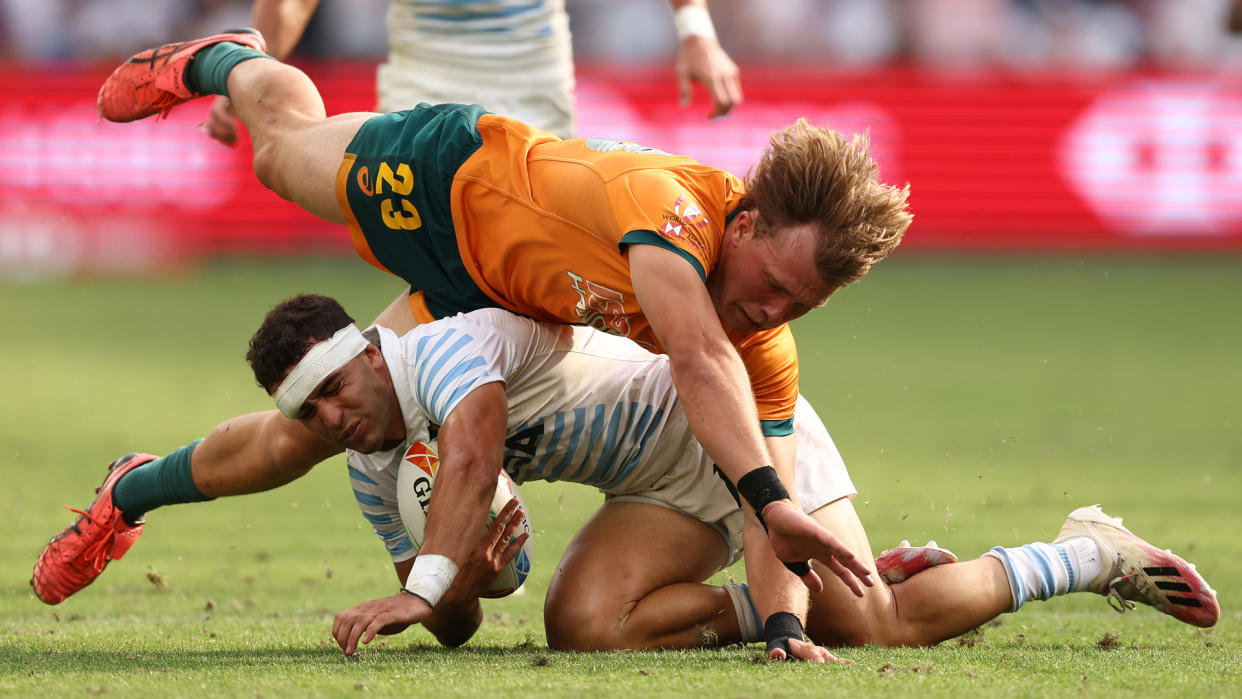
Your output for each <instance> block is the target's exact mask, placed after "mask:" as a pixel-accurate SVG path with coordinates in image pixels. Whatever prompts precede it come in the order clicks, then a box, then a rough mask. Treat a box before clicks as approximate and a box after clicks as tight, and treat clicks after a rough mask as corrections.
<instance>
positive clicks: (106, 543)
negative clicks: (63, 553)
mask: <svg viewBox="0 0 1242 699" xmlns="http://www.w3.org/2000/svg"><path fill="white" fill-rule="evenodd" d="M64 508H65V509H66V510H69V511H70V512H76V513H78V514H79V515H80V516H82V517H85V518H86V519H87V520H88V521H89V522H90V523H91V524H92V525H95V526H104V525H103V524H101V523H100V522H99V520H97V519H95V517H94V516H92V515H91V513H90V512H89V511H87V510H79V509H78V508H76V507H70V506H68V505H64ZM78 534H79V535H80V536H85V535H84V534H82V533H81V532H78ZM111 534H112V535H111V536H108V535H104V536H100V537H93V538H92V540H91V541H90V542H89V543H88V544H87V545H86V546H85V547H84V548H83V549H82V552H81V554H80V555H79V556H76V557H75V560H79V561H84V562H85V563H86V565H87V570H82V569H79V572H81V573H83V574H86V573H88V572H90V573H94V574H95V575H98V574H99V573H101V572H103V569H104V568H105V567H107V565H108V552H109V551H111V549H112V546H113V544H114V543H115V541H116V532H115V531H114V532H111Z"/></svg>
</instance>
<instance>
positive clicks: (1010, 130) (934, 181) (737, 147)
mask: <svg viewBox="0 0 1242 699" xmlns="http://www.w3.org/2000/svg"><path fill="white" fill-rule="evenodd" d="M303 67H304V68H305V69H306V70H307V72H308V73H310V74H311V76H312V77H313V78H314V79H315V81H316V82H317V84H318V85H319V86H320V89H321V91H322V92H323V94H324V97H325V101H326V103H327V105H328V111H329V113H335V112H340V111H354V110H365V109H369V108H370V107H371V105H372V104H373V102H374V94H373V85H374V67H373V66H372V65H367V64H346V65H337V64H331V65H328V64H311V65H304V66H303ZM0 68H3V70H0V272H6V271H7V272H9V273H12V272H14V271H19V272H20V271H28V270H41V271H43V272H49V271H57V270H63V271H73V270H77V269H83V268H86V269H126V268H133V267H138V268H146V267H150V266H153V265H167V264H175V263H177V262H184V261H191V260H194V259H198V258H200V257H202V256H205V255H215V254H229V253H272V254H284V253H301V252H307V251H320V250H326V251H339V252H342V253H346V254H348V253H349V251H350V246H349V243H348V241H347V237H346V236H345V234H344V231H343V229H341V228H340V227H337V226H334V225H331V224H327V223H324V222H321V221H319V220H318V219H315V218H314V217H312V216H310V215H309V214H306V213H304V212H302V211H301V210H300V209H298V208H297V207H295V206H293V205H291V204H289V203H287V202H283V201H281V200H279V199H278V198H277V197H276V196H275V195H273V194H272V193H271V192H269V191H267V190H266V189H264V188H263V187H262V186H261V185H260V184H259V183H258V181H257V180H256V179H255V177H254V176H253V174H252V173H251V171H250V157H251V152H250V150H249V146H248V145H243V146H239V147H237V148H233V149H229V148H225V147H222V146H220V145H219V144H217V143H215V142H213V141H211V140H210V139H208V138H207V137H206V136H205V135H204V134H203V133H202V131H201V128H200V127H199V123H200V122H201V121H202V119H203V118H204V116H205V114H206V109H207V103H206V101H202V102H200V103H192V104H189V105H185V106H182V107H179V108H178V109H177V110H175V111H174V112H172V114H171V116H170V117H169V118H168V119H167V120H165V121H155V120H148V121H145V122H140V123H137V124H124V125H118V124H110V123H106V122H100V121H99V119H98V117H97V114H96V112H95V109H94V95H95V91H96V90H97V89H98V86H99V84H100V82H101V81H102V79H103V78H104V77H105V76H106V75H107V72H108V69H109V67H105V66H80V65H68V66H52V67H49V66H40V67H30V66H22V65H8V66H0ZM744 75H745V78H746V83H745V90H746V102H745V104H744V105H743V106H741V107H740V108H739V109H738V110H736V112H735V113H734V114H732V115H730V116H729V117H727V118H725V119H721V120H717V121H713V122H707V121H704V120H703V119H702V116H703V114H704V113H705V112H706V110H707V105H706V104H705V103H696V104H695V105H694V106H692V107H690V108H689V109H682V108H680V107H679V106H678V105H677V103H676V96H675V87H674V83H673V79H672V75H671V72H669V71H668V70H667V69H663V68H661V69H651V70H633V69H627V70H624V71H620V70H609V69H606V68H601V67H594V68H593V67H586V68H582V67H580V68H579V73H578V90H577V96H578V104H579V117H578V131H579V133H580V134H581V135H583V136H599V137H606V138H620V139H624V140H630V141H635V142H638V143H642V144H643V145H648V146H653V147H658V148H660V149H663V150H666V151H670V152H677V153H684V154H687V155H691V156H694V157H696V158H698V159H699V160H701V161H703V162H706V163H710V164H712V165H716V166H718V167H723V168H725V169H729V170H732V171H734V172H737V173H738V174H742V173H744V172H745V171H746V170H747V169H748V168H749V166H750V165H751V164H752V163H753V162H754V160H755V159H756V158H757V157H758V155H759V153H760V152H761V151H762V150H763V148H764V145H765V143H766V140H767V136H768V134H769V133H770V132H771V130H773V129H776V128H780V127H782V126H785V125H788V124H789V123H791V122H792V121H793V120H794V119H796V118H798V117H803V116H804V117H807V118H808V119H809V120H811V121H812V122H813V123H817V124H823V125H828V126H832V127H834V128H836V129H838V130H840V131H843V132H858V131H864V130H865V131H868V132H869V133H870V136H871V140H872V151H873V153H874V154H875V156H876V158H877V160H878V161H879V162H880V165H881V171H882V176H883V178H884V179H885V180H886V181H890V182H898V183H904V182H909V183H910V186H911V203H912V208H913V210H914V212H915V223H914V225H913V227H912V228H911V230H910V233H909V234H908V236H907V239H906V241H905V243H904V244H903V247H906V248H912V249H915V248H919V249H976V250H1031V249H1075V250H1096V249H1144V250H1167V251H1174V250H1223V249H1242V85H1240V84H1239V83H1238V82H1237V81H1236V80H1228V79H1225V78H1217V77H1214V76H1207V75H1169V74H1109V75H1107V76H1100V75H1097V76H1077V75H1048V74H1017V75H1015V74H1001V73H993V72H980V73H966V74H944V73H929V72H922V71H916V70H883V71H865V72H851V73H834V72H823V71H805V70H804V71H796V72H795V71H788V70H775V69H763V68H750V69H748V70H746V71H745V73H744Z"/></svg>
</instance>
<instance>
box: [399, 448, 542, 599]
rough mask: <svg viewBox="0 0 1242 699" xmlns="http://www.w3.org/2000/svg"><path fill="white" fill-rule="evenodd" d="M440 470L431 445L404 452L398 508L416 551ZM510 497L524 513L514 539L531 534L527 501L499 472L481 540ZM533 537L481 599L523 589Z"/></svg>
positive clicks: (505, 475)
mask: <svg viewBox="0 0 1242 699" xmlns="http://www.w3.org/2000/svg"><path fill="white" fill-rule="evenodd" d="M439 469H440V457H439V456H437V454H436V451H435V449H434V448H433V447H432V445H430V444H425V443H423V442H415V443H414V444H412V445H410V447H409V448H408V449H406V451H405V456H404V457H402V459H401V466H400V468H399V469H398V471H397V509H398V510H399V511H400V513H401V521H402V522H403V523H404V524H405V531H406V533H407V534H409V537H410V542H411V543H413V544H414V549H415V550H416V551H417V550H419V549H421V548H422V547H423V539H424V538H425V536H426V530H427V507H428V506H429V505H430V504H431V489H432V488H433V487H434V486H435V482H436V472H437V471H439ZM512 498H517V499H518V502H519V503H521V505H522V511H523V512H525V513H527V515H526V516H525V517H523V518H522V522H521V524H519V525H518V528H517V530H516V531H515V532H514V536H517V535H519V534H521V533H522V532H526V533H527V534H530V533H531V529H530V515H529V512H530V511H529V510H527V509H526V502H525V501H524V500H522V495H521V494H520V493H518V489H517V484H516V483H514V482H513V479H511V478H509V474H507V473H505V472H504V471H501V472H500V476H499V477H498V478H497V479H496V492H495V494H494V495H492V506H491V511H490V512H489V513H488V515H487V521H486V522H483V524H482V527H481V528H480V530H479V538H480V539H482V537H483V534H484V533H486V532H487V528H488V527H490V526H491V524H492V522H493V521H494V520H495V519H496V515H497V514H498V513H499V512H500V510H501V509H503V508H504V506H505V503H507V502H509V500H511V499H512ZM442 506H443V505H442ZM532 538H533V537H528V538H527V539H526V543H525V544H522V548H521V550H519V551H518V552H517V555H516V556H514V557H513V560H512V561H509V565H507V566H505V569H504V570H502V571H500V575H499V576H497V578H496V581H495V582H494V583H492V587H491V591H490V592H489V593H488V594H486V595H484V597H505V596H508V595H511V594H513V593H514V592H516V591H517V589H518V588H520V587H521V586H522V583H523V582H525V581H526V576H527V575H529V574H530V562H531V555H532V554H533V551H534V549H533V547H532V546H531V539H532Z"/></svg>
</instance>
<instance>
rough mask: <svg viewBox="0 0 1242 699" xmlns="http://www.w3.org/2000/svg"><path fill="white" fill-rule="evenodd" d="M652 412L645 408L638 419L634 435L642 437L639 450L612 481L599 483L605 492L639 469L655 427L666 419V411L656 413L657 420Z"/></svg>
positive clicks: (649, 408) (615, 474)
mask: <svg viewBox="0 0 1242 699" xmlns="http://www.w3.org/2000/svg"><path fill="white" fill-rule="evenodd" d="M634 409H637V404H634ZM652 410H653V408H652V406H650V405H648V406H646V407H644V408H643V414H642V417H640V418H639V419H638V425H637V426H636V427H635V428H634V434H640V435H642V436H641V437H640V438H639V440H638V448H637V449H635V450H634V453H633V454H631V455H630V458H629V459H628V460H626V462H625V465H624V466H622V467H621V468H620V469H618V470H617V472H616V473H614V474H613V477H612V478H611V479H609V480H607V481H604V482H603V483H599V484H598V487H600V488H603V489H604V490H608V489H609V488H613V487H616V485H617V484H618V483H620V482H621V481H622V480H624V479H625V477H626V476H628V475H630V472H632V471H633V470H634V469H635V468H637V467H638V464H639V463H640V462H641V461H642V459H643V453H644V452H646V450H647V439H648V438H650V437H651V435H652V434H654V433H655V431H656V430H655V426H656V425H658V424H660V421H661V420H662V419H663V418H664V410H663V409H660V410H656V411H655V419H654V420H652V417H651V413H652Z"/></svg>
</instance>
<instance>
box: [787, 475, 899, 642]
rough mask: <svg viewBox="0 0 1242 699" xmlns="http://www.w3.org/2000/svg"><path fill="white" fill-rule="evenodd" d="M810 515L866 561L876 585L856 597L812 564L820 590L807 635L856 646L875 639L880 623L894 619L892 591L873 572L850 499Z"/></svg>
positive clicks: (864, 536) (868, 548)
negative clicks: (821, 588)
mask: <svg viewBox="0 0 1242 699" xmlns="http://www.w3.org/2000/svg"><path fill="white" fill-rule="evenodd" d="M811 516H812V517H814V518H815V520H816V521H817V522H819V523H820V524H822V525H824V527H825V528H826V529H827V530H828V531H830V532H832V534H833V535H834V536H836V537H837V538H838V539H840V540H841V541H842V542H843V543H845V545H846V546H848V547H849V549H850V550H851V551H853V552H854V555H855V556H858V557H859V558H860V559H861V560H862V561H863V563H864V564H866V566H867V568H868V569H869V570H870V571H871V577H872V579H873V580H874V581H875V583H876V584H875V586H874V587H864V588H863V596H862V597H861V598H860V597H856V596H855V595H854V593H853V592H851V591H850V589H849V588H848V587H846V586H845V583H843V582H841V580H840V578H838V577H837V576H836V575H834V574H832V573H831V572H829V571H828V569H827V568H825V567H824V566H822V565H820V564H818V563H816V564H815V569H816V571H818V572H819V575H820V577H821V578H823V580H824V589H823V591H822V592H820V593H819V594H818V595H813V596H812V598H811V611H810V614H809V615H808V618H807V634H808V635H809V636H810V637H811V638H813V639H814V640H815V641H816V642H817V643H819V644H821V645H827V646H840V645H859V644H862V643H868V642H872V641H874V640H876V638H877V635H882V634H883V632H884V625H885V624H886V623H890V622H891V621H892V620H893V619H894V618H895V609H894V608H893V597H892V593H891V591H890V590H889V588H888V586H887V585H885V584H884V583H883V582H882V581H881V580H880V576H879V573H878V572H877V571H876V567H875V558H874V557H873V556H872V554H871V542H870V541H869V540H868V538H867V532H866V530H865V529H864V528H863V525H862V522H861V521H860V520H859V519H858V513H857V511H855V510H854V504H853V502H852V501H850V499H848V498H841V499H838V500H835V501H833V502H831V503H829V504H827V505H825V506H824V507H821V508H819V509H818V510H816V511H815V512H813V513H811Z"/></svg>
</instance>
